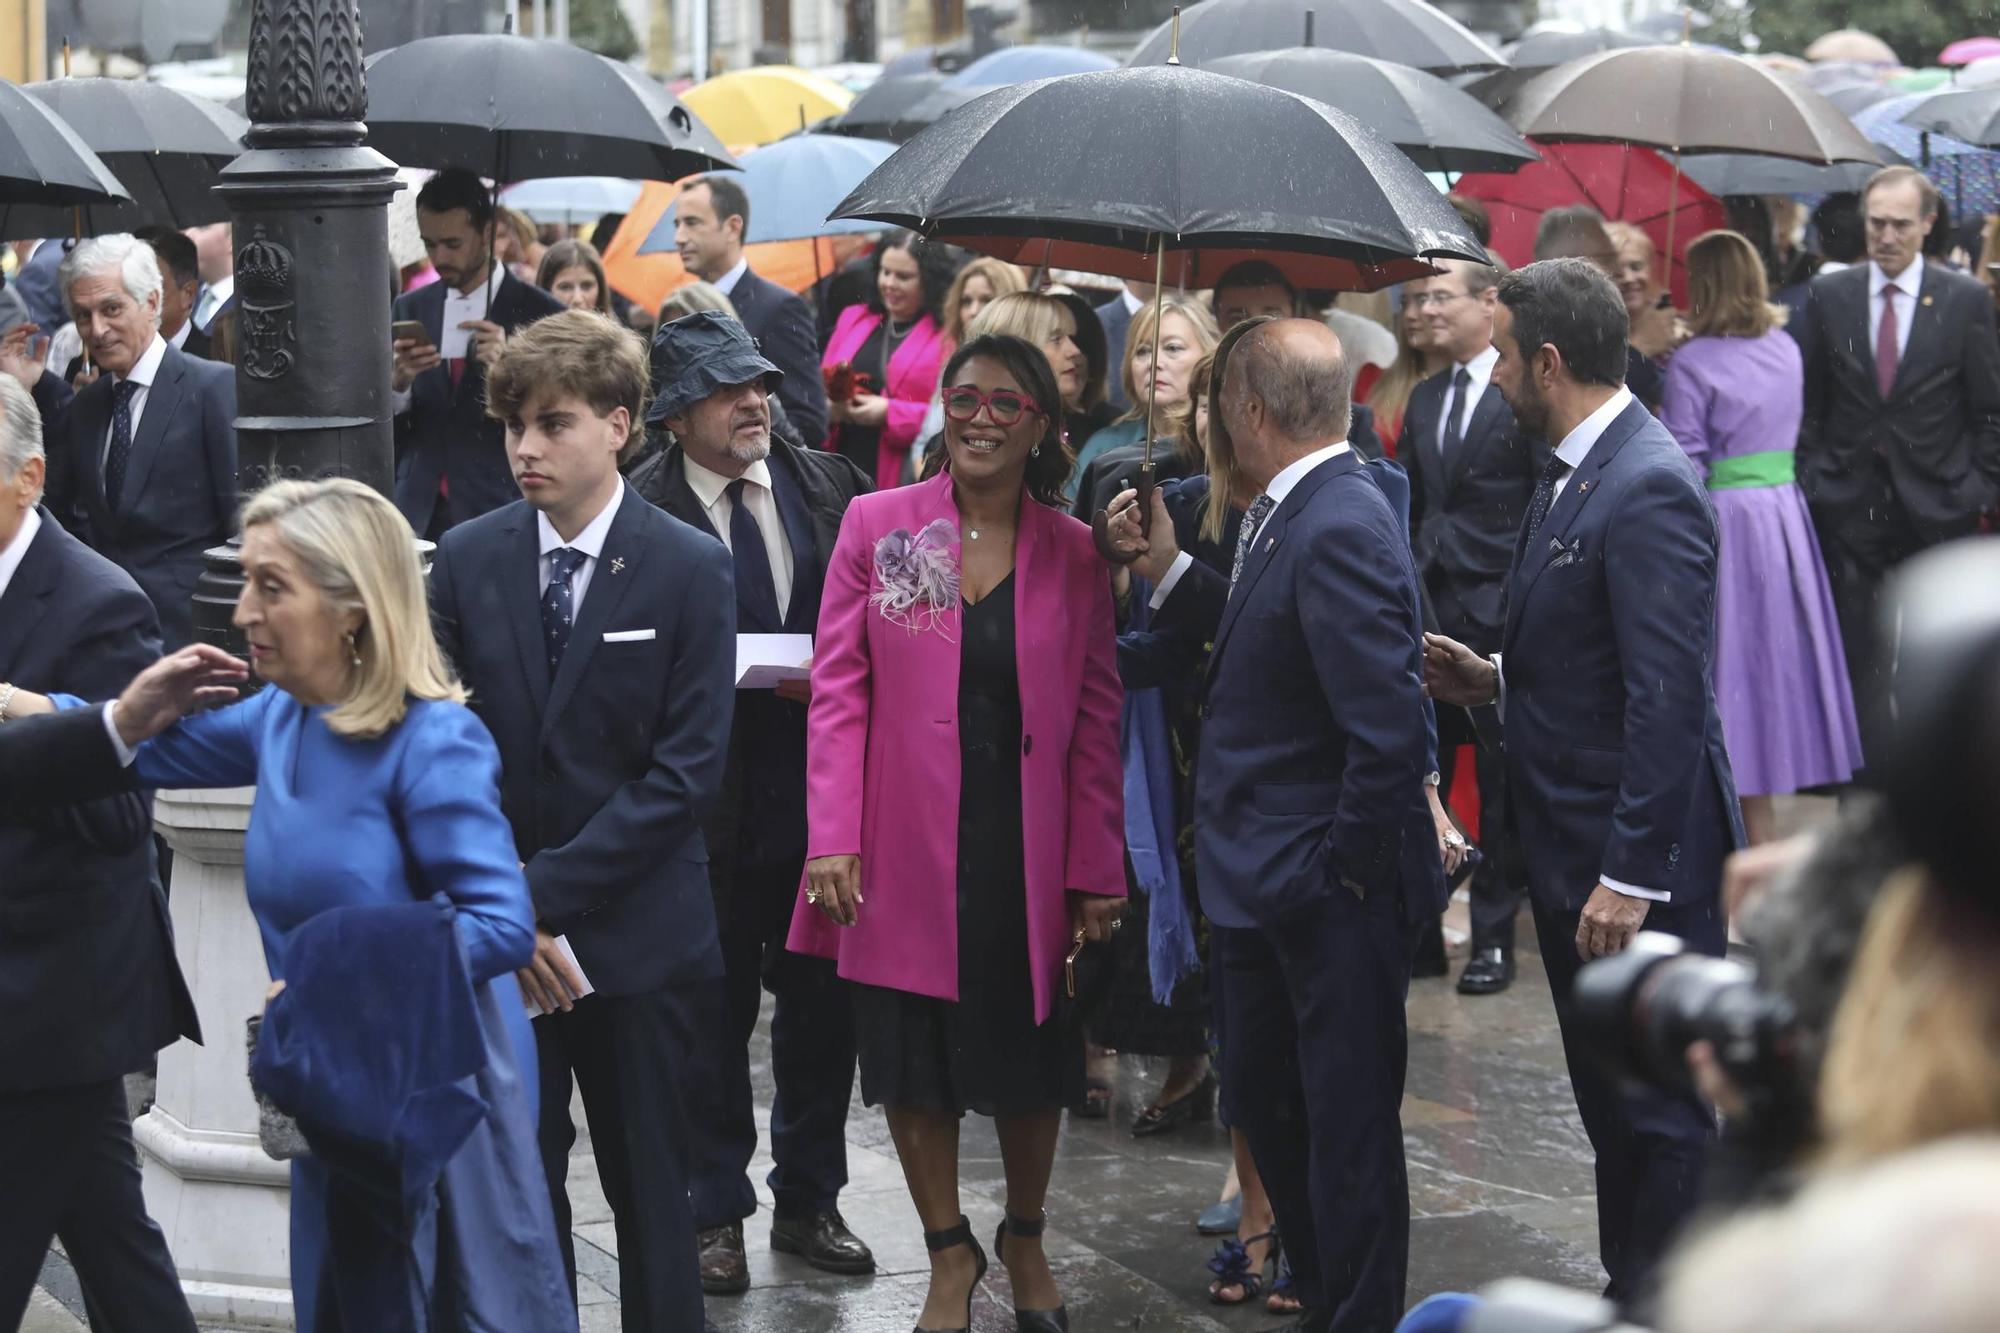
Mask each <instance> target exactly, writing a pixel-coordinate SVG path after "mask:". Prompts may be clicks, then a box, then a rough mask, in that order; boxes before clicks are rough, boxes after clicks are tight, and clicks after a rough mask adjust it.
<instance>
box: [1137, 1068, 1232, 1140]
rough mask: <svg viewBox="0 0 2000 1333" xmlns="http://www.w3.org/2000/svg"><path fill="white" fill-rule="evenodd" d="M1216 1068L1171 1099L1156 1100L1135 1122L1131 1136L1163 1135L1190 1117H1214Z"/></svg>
mask: <svg viewBox="0 0 2000 1333" xmlns="http://www.w3.org/2000/svg"><path fill="white" fill-rule="evenodd" d="M1215 1091H1216V1079H1215V1071H1214V1070H1213V1069H1211V1070H1209V1071H1208V1072H1207V1073H1206V1074H1203V1075H1202V1076H1201V1082H1199V1083H1197V1084H1195V1085H1194V1087H1192V1088H1190V1089H1189V1090H1188V1091H1187V1092H1185V1093H1183V1094H1182V1095H1181V1096H1179V1097H1176V1098H1174V1100H1172V1101H1170V1102H1154V1103H1153V1104H1152V1105H1151V1106H1149V1107H1147V1108H1146V1109H1145V1110H1143V1111H1141V1112H1139V1115H1138V1117H1137V1118H1136V1119H1134V1120H1133V1121H1132V1137H1133V1138H1135V1139H1144V1138H1150V1137H1151V1136H1153V1135H1155V1134H1164V1133H1166V1132H1167V1131H1168V1130H1170V1129H1174V1128H1177V1127H1178V1126H1180V1125H1183V1124H1185V1123H1187V1122H1188V1121H1190V1120H1201V1121H1208V1120H1213V1119H1215Z"/></svg>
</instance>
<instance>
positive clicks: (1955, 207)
mask: <svg viewBox="0 0 2000 1333" xmlns="http://www.w3.org/2000/svg"><path fill="white" fill-rule="evenodd" d="M1931 97H1932V94H1930V93H1907V94H1905V95H1904V96H1901V97H1891V98H1889V99H1888V100H1887V101H1883V102H1877V103H1875V104H1874V105H1873V106H1869V107H1864V108H1862V109H1861V110H1860V111H1857V112H1855V113H1854V117H1853V119H1854V127H1855V128H1856V129H1858V130H1860V131H1861V132H1862V133H1863V134H1865V135H1867V136H1868V141H1869V142H1870V143H1874V144H1879V145H1880V146H1882V147H1883V148H1887V149H1889V150H1890V151H1891V152H1893V153H1896V154H1898V155H1900V156H1901V157H1903V158H1904V159H1906V160H1907V161H1909V162H1910V163H1912V164H1913V165H1915V166H1916V167H1917V168H1918V169H1919V170H1921V171H1922V172H1923V173H1924V174H1925V175H1927V176H1929V177H1930V178H1931V180H1932V181H1934V182H1935V183H1936V184H1937V187H1938V189H1939V190H1940V191H1942V192H1943V194H1944V196H1945V198H1947V199H1949V200H1950V201H1951V211H1952V216H1953V217H1955V218H1962V217H1965V216H1966V215H1967V214H1968V213H1970V212H1972V211H1975V210H1976V211H1978V212H1980V213H1990V212H1993V211H1994V210H1995V208H1996V204H2000V153H1996V152H1994V151H1992V150H1991V149H1987V148H1981V147H1979V146H1978V145H1976V144H1969V143H1965V142H1963V141H1962V140H1959V139H1953V138H1950V137H1948V136H1946V135H1942V134H1927V133H1925V132H1924V131H1922V130H1919V129H1918V128H1917V127H1916V126H1914V125H1906V124H1904V123H1903V117H1904V116H1906V115H1908V114H1909V112H1910V110H1911V108H1913V107H1916V106H1918V105H1920V104H1922V103H1924V102H1926V101H1928V100H1930V98H1931Z"/></svg>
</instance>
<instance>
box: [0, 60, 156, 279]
mask: <svg viewBox="0 0 2000 1333" xmlns="http://www.w3.org/2000/svg"><path fill="white" fill-rule="evenodd" d="M131 197H132V196H131V195H130V194H128V193H126V190H125V187H124V186H123V185H121V184H119V182H118V178H117V177H116V176H114V175H112V174H111V169H110V168H109V167H107V166H105V165H104V163H103V162H102V161H100V160H99V158H98V156H97V154H95V153H93V152H91V151H90V146H89V145H88V144H86V143H84V141H83V140H82V139H81V138H79V137H77V133H76V131H75V130H72V129H71V128H70V127H69V126H68V125H66V124H64V123H63V119H62V117H61V116H58V115H57V114H56V113H55V112H53V111H51V110H49V109H48V107H47V106H46V105H44V104H43V103H41V102H39V101H37V100H36V99H35V98H32V97H30V96H28V94H27V93H25V92H23V91H21V89H20V88H19V87H17V86H16V85H14V84H11V83H8V82H7V81H6V80H4V79H0V204H73V205H81V204H104V203H111V202H114V201H117V200H121V199H129V198H131ZM5 239H7V240H22V239H26V237H24V236H23V237H17V236H8V237H6V238H5Z"/></svg>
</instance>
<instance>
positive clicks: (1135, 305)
mask: <svg viewBox="0 0 2000 1333" xmlns="http://www.w3.org/2000/svg"><path fill="white" fill-rule="evenodd" d="M1118 299H1119V300H1121V301H1123V302H1124V303H1125V313H1126V314H1128V315H1136V314H1138V313H1139V312H1140V311H1141V310H1143V309H1144V308H1145V305H1146V303H1145V302H1144V301H1141V300H1140V299H1139V298H1138V297H1136V296H1134V295H1132V289H1131V288H1129V287H1120V288H1119V289H1118Z"/></svg>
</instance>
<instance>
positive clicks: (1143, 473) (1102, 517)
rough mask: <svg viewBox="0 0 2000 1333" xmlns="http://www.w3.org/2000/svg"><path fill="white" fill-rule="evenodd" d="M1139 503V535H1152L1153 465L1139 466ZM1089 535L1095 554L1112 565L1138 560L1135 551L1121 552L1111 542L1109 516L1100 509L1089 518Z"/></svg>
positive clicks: (1106, 511)
mask: <svg viewBox="0 0 2000 1333" xmlns="http://www.w3.org/2000/svg"><path fill="white" fill-rule="evenodd" d="M1135 489H1136V490H1137V491H1138V503H1139V535H1140V536H1142V537H1150V536H1152V535H1153V465H1152V464H1151V463H1141V464H1139V480H1138V483H1137V485H1136V487H1135ZM1090 535H1091V538H1092V540H1094V541H1095V542H1096V543H1097V553H1098V554H1099V555H1101V556H1103V557H1104V558H1105V560H1106V561H1108V562H1109V563H1111V564H1114V565H1129V564H1131V563H1132V562H1133V561H1135V560H1137V559H1138V558H1139V553H1138V552H1137V551H1121V550H1119V549H1118V548H1117V547H1116V546H1114V545H1112V542H1111V514H1110V512H1109V511H1108V510H1103V509H1100V510H1098V511H1097V512H1096V513H1094V514H1092V515H1091V516H1090Z"/></svg>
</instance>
